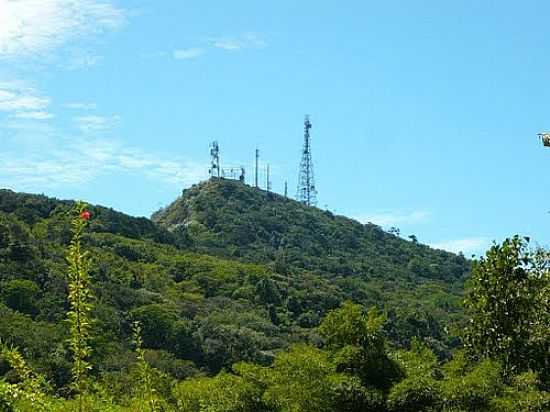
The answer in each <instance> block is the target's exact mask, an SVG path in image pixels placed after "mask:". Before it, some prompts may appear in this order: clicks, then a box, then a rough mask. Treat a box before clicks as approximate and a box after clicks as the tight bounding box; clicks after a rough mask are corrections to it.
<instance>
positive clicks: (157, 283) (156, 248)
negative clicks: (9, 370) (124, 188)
mask: <svg viewBox="0 0 550 412" xmlns="http://www.w3.org/2000/svg"><path fill="white" fill-rule="evenodd" d="M73 205H74V202H72V201H59V200H56V199H51V198H48V197H46V196H43V195H29V194H21V193H15V192H12V191H9V190H1V191H0V341H2V342H4V343H5V344H7V345H14V346H16V347H18V348H20V350H21V351H22V352H23V354H24V355H25V357H26V358H27V359H29V361H30V362H31V365H32V366H33V367H35V368H36V370H38V371H40V372H42V373H44V374H45V375H46V377H47V378H48V379H49V380H50V381H51V382H52V383H53V385H54V386H55V387H56V388H64V387H66V385H68V382H69V378H70V367H71V363H70V361H69V360H70V351H69V350H68V346H67V324H66V322H65V321H64V319H65V318H66V312H67V308H68V302H67V262H66V260H65V255H66V252H67V246H68V244H69V241H70V239H71V233H70V220H71V218H70V215H69V211H70V210H71V207H72V206H73ZM90 211H91V213H92V218H91V219H90V221H89V223H88V227H87V230H86V235H85V237H84V239H83V240H84V247H85V249H86V250H87V251H89V253H90V255H91V256H92V266H91V268H90V275H91V279H92V289H93V294H94V296H95V299H94V302H93V313H92V315H93V319H94V322H93V331H92V336H93V337H94V338H93V339H94V342H93V348H94V350H93V353H92V364H93V365H94V370H93V374H94V375H95V376H97V377H100V378H101V379H104V380H105V381H106V382H112V385H115V387H118V386H116V385H119V386H120V387H122V386H124V383H123V382H124V379H125V376H126V371H127V370H128V369H129V368H131V366H132V365H133V363H132V362H134V361H133V360H132V359H134V358H133V355H132V354H131V353H132V345H131V324H132V322H133V321H140V322H141V324H142V328H143V340H144V346H145V348H146V349H147V352H146V353H147V357H148V358H147V359H148V362H149V363H150V364H151V365H153V366H154V367H155V368H157V369H160V370H161V371H163V372H164V373H166V374H167V375H169V376H173V377H177V378H180V379H181V378H184V377H186V376H192V375H196V374H201V373H208V374H209V373H215V372H217V371H219V370H220V369H222V368H229V367H231V365H233V364H234V363H235V362H238V361H241V360H246V361H253V362H257V363H267V362H269V361H270V359H272V357H273V356H275V354H277V353H278V352H280V351H282V350H284V349H286V348H287V347H288V346H289V345H290V344H292V343H295V342H310V343H314V344H315V343H318V342H319V339H320V338H319V335H318V334H317V331H316V329H315V328H316V327H317V326H318V325H319V322H320V321H321V319H322V317H323V316H324V315H325V314H326V313H327V312H328V311H330V310H332V309H335V308H337V307H339V306H340V305H341V304H342V302H344V301H345V300H347V299H350V300H353V301H355V302H357V303H360V304H362V305H364V306H365V307H370V306H373V305H374V306H377V307H378V308H380V309H382V310H383V311H384V312H385V314H386V316H387V318H388V320H387V322H386V324H385V334H386V336H387V337H388V339H389V341H390V342H392V343H393V344H394V345H397V346H399V347H405V346H407V345H408V344H409V343H410V342H411V339H412V337H413V336H416V337H419V338H421V339H423V340H424V341H425V342H427V343H428V344H429V345H430V347H432V348H433V349H434V350H435V351H436V353H437V354H439V355H441V356H446V355H448V354H449V351H450V349H451V348H452V347H454V346H455V345H456V344H457V343H458V341H457V339H456V338H455V337H454V332H453V327H452V325H453V324H456V323H457V322H461V321H462V319H463V310H462V307H461V300H462V287H463V280H464V275H465V273H466V272H467V270H468V265H469V262H468V261H467V260H465V259H464V258H463V257H460V256H456V255H453V254H450V253H446V252H443V251H436V250H433V249H430V248H428V247H426V246H423V245H420V244H415V243H413V242H409V241H405V240H403V239H400V238H398V237H395V236H393V235H390V234H387V233H385V232H384V231H382V230H381V229H380V228H378V227H376V226H374V225H361V224H360V223H358V222H355V221H353V220H350V219H346V218H344V217H339V216H333V215H332V214H331V213H329V212H325V211H321V210H319V209H315V208H306V207H304V206H303V205H301V204H299V203H297V202H294V201H292V200H288V199H285V198H282V197H280V196H278V195H275V194H269V195H268V194H266V193H265V192H262V191H260V190H256V189H253V188H251V187H248V186H245V185H243V184H241V183H238V182H233V181H209V182H205V183H202V184H200V185H197V186H194V187H193V188H191V189H189V190H186V191H185V192H184V194H183V196H182V197H181V198H180V199H178V200H177V201H176V202H175V203H174V204H173V205H172V206H170V207H169V208H167V209H166V210H164V211H162V212H159V213H157V214H156V215H155V217H154V220H153V221H152V220H150V219H146V218H136V217H131V216H128V215H125V214H123V213H120V212H116V211H114V210H112V209H108V208H104V207H100V206H93V205H92V206H90ZM0 368H1V365H0ZM109 385H111V383H109Z"/></svg>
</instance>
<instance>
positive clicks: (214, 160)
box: [208, 141, 246, 183]
mask: <svg viewBox="0 0 550 412" xmlns="http://www.w3.org/2000/svg"><path fill="white" fill-rule="evenodd" d="M208 174H209V175H210V178H211V179H212V178H218V179H220V178H221V179H232V180H238V181H240V182H242V183H245V179H246V170H245V168H244V167H243V166H228V167H222V166H220V145H219V144H218V142H217V141H213V142H212V143H211V144H210V168H209V169H208Z"/></svg>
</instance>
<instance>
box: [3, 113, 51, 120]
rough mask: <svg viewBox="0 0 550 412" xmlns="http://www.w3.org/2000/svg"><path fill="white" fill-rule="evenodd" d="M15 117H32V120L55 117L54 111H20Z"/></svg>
mask: <svg viewBox="0 0 550 412" xmlns="http://www.w3.org/2000/svg"><path fill="white" fill-rule="evenodd" d="M13 117H16V118H18V119H31V120H46V119H51V118H52V117H54V115H53V114H52V113H49V112H40V111H37V112H19V113H15V114H14V115H13Z"/></svg>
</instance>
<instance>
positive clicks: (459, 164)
mask: <svg viewBox="0 0 550 412" xmlns="http://www.w3.org/2000/svg"><path fill="white" fill-rule="evenodd" d="M549 16H550V3H548V2H546V1H542V0H540V1H523V2H517V1H503V0H502V1H498V2H497V1H482V2H480V1H473V0H472V1H455V2H442V1H427V0H426V1H405V0H402V1H385V2H379V1H376V2H375V1H349V2H340V3H336V2H329V1H321V2H320V1H315V2H313V1H300V2H297V1H295V0H292V1H290V0H279V1H276V2H274V1H273V2H268V1H235V2H221V1H220V2H212V1H145V0H132V1H122V0H118V1H114V0H113V1H109V0H70V1H69V0H47V1H44V0H19V1H12V0H0V141H1V143H2V145H1V148H0V186H1V187H8V188H11V189H14V190H18V191H27V192H34V193H45V194H47V195H51V196H56V197H61V198H80V199H85V200H87V201H90V202H92V203H100V204H104V205H108V206H112V207H114V208H116V209H119V210H122V211H124V212H127V213H130V214H134V215H145V216H148V215H150V213H151V212H153V211H154V210H156V209H158V208H159V207H160V206H163V205H166V204H168V203H169V202H170V201H171V200H173V199H174V198H176V197H177V196H178V195H179V194H180V192H181V190H182V189H183V188H185V187H188V186H189V185H190V184H192V183H194V182H198V181H200V180H202V179H204V178H206V177H207V168H208V146H209V143H210V142H211V141H212V140H213V139H216V140H218V141H219V143H220V147H221V155H222V164H224V165H241V164H242V165H245V166H246V167H247V168H248V172H249V177H252V167H251V166H252V162H253V157H254V149H255V147H256V146H258V147H259V148H260V150H261V155H262V161H263V162H269V163H270V164H271V169H272V175H273V186H274V189H275V190H276V191H279V192H282V191H283V187H284V181H285V180H288V182H289V187H290V188H291V193H294V192H295V187H296V181H297V174H298V163H299V160H300V151H301V145H302V138H303V137H302V136H303V125H302V122H303V116H304V114H305V113H309V114H310V115H311V119H312V123H313V129H312V131H311V132H312V138H313V158H314V161H315V167H316V169H315V172H316V179H317V186H318V189H319V206H320V207H323V208H325V207H327V208H329V209H331V210H333V211H336V212H337V213H339V214H345V215H348V216H352V217H356V218H358V219H360V220H362V221H365V222H366V221H372V222H374V223H378V224H380V225H382V226H383V227H389V226H397V227H399V228H400V229H401V233H402V235H403V236H408V235H409V234H413V233H414V234H415V235H417V236H418V238H419V241H420V242H422V243H427V244H430V245H434V246H436V247H441V248H445V249H448V250H453V251H458V250H462V251H464V252H465V253H467V254H470V253H477V254H479V253H482V252H483V250H484V249H485V248H486V247H487V246H488V245H489V244H490V243H491V241H492V240H498V241H500V240H502V239H503V238H504V237H506V236H510V235H513V234H515V233H519V234H522V235H529V236H531V237H532V238H533V239H534V240H536V241H538V242H539V243H540V244H541V245H548V244H549V243H550V236H549V235H548V233H549V229H550V214H548V211H549V210H550V198H549V196H548V194H549V193H550V174H549V173H548V171H549V170H550V149H548V150H546V151H545V150H544V148H543V147H542V145H541V144H540V142H539V141H538V140H537V136H536V134H537V133H538V132H539V131H542V130H545V128H549V129H550V81H549V80H550V77H549V74H550V53H548V50H549V45H550V31H549V30H548V29H547V27H546V26H547V21H548V17H549Z"/></svg>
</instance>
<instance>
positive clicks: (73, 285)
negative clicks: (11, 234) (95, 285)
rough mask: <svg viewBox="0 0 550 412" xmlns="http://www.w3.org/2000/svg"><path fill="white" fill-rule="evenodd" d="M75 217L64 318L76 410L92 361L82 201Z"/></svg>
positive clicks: (81, 404) (85, 217)
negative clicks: (68, 328) (67, 325)
mask: <svg viewBox="0 0 550 412" xmlns="http://www.w3.org/2000/svg"><path fill="white" fill-rule="evenodd" d="M73 213H75V215H76V216H75V217H74V218H73V220H72V223H71V227H72V235H73V237H72V240H71V243H70V245H69V251H68V255H67V262H68V264H69V269H68V280H69V284H68V288H69V295H68V300H69V306H70V310H69V311H68V312H67V319H68V321H69V324H70V333H71V336H70V339H69V346H70V349H71V352H72V356H73V367H72V379H73V382H72V386H73V389H74V390H75V391H76V393H77V395H78V407H79V409H78V410H79V411H80V412H82V411H83V407H84V398H83V397H84V394H85V393H86V391H87V389H88V372H89V370H90V369H91V364H90V362H89V361H88V359H89V357H90V354H91V351H92V349H91V347H90V344H89V341H90V330H91V320H90V311H91V309H92V304H91V300H92V291H91V289H90V276H89V269H90V256H89V254H88V253H87V252H84V251H83V250H82V245H81V242H82V235H83V232H84V229H85V228H86V225H87V223H88V220H89V219H90V212H89V211H87V210H86V205H85V204H84V203H81V202H79V203H77V204H76V206H75V209H74V212H73Z"/></svg>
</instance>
